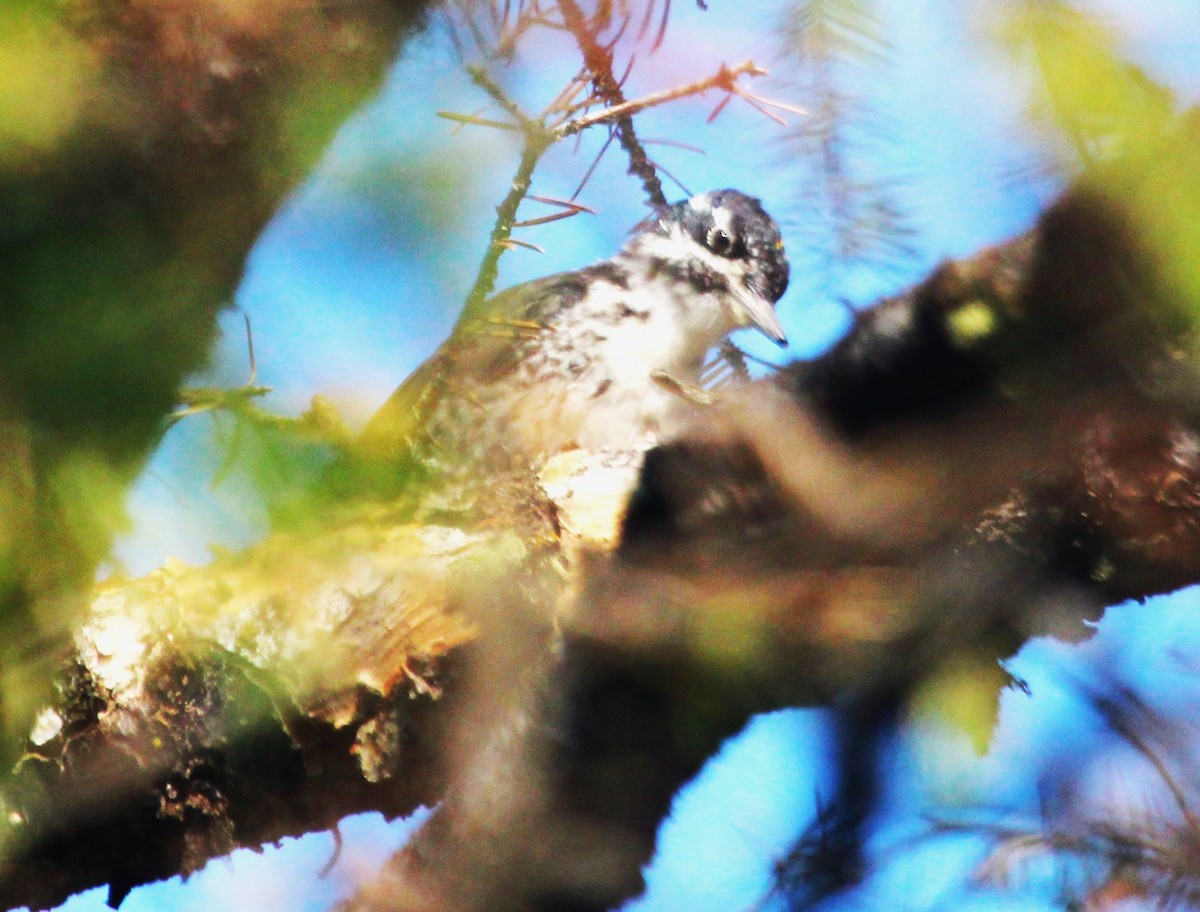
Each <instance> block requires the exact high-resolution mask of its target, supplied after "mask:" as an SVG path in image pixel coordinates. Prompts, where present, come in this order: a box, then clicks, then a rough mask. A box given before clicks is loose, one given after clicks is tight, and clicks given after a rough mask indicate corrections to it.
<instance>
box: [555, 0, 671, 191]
mask: <svg viewBox="0 0 1200 912" xmlns="http://www.w3.org/2000/svg"><path fill="white" fill-rule="evenodd" d="M558 8H559V11H560V12H561V13H562V17H563V22H564V23H565V24H566V26H567V28H569V29H570V30H571V34H572V35H574V36H575V43H576V44H578V45H579V50H580V53H582V54H583V62H584V64H585V65H586V66H587V68H588V71H589V72H590V73H591V74H592V85H594V86H595V87H596V92H597V94H599V95H600V96H601V97H602V98H603V99H604V101H605V102H606V104H607V108H606V110H609V111H616V110H619V109H620V108H622V107H623V106H624V105H625V104H626V102H625V95H624V93H623V92H622V90H621V84H620V82H619V81H618V80H617V78H616V77H615V76H614V75H613V53H612V49H611V48H610V47H609V48H606V47H603V46H601V44H600V43H599V41H597V40H596V33H595V31H594V30H593V29H592V27H591V26H590V25H589V24H588V21H587V17H585V16H584V14H583V11H582V10H581V9H580V8H579V5H578V4H577V3H576V2H575V0H558ZM669 8H670V7H669V6H668V9H669ZM663 24H664V27H665V24H666V21H665V17H664V23H663ZM637 110H641V109H640V108H638V109H633V110H629V111H626V112H624V113H620V114H616V115H614V117H613V118H612V119H613V120H614V121H615V123H616V131H617V139H618V141H619V142H620V143H621V148H623V149H624V150H625V154H626V155H627V156H629V171H630V173H631V174H635V175H637V177H638V178H640V179H641V181H642V188H643V189H644V190H645V191H646V198H647V199H648V200H649V201H650V205H651V206H653V207H654V208H656V209H659V208H666V205H667V198H666V196H665V195H664V194H663V189H662V181H660V180H659V179H658V174H657V172H656V171H655V170H654V165H653V164H652V163H651V162H650V159H649V158H648V157H647V155H646V150H645V149H643V148H642V144H641V143H640V142H638V138H637V133H636V131H635V130H634V128H633V114H634V113H635V112H636V111H637ZM584 119H586V118H584ZM564 135H565V136H570V135H573V134H571V133H567V134H564Z"/></svg>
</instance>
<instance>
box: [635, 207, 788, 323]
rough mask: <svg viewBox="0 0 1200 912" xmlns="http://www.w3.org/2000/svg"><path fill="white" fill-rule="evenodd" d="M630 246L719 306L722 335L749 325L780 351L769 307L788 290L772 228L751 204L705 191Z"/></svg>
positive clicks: (648, 224) (671, 209)
mask: <svg viewBox="0 0 1200 912" xmlns="http://www.w3.org/2000/svg"><path fill="white" fill-rule="evenodd" d="M632 246H633V247H634V249H635V250H637V251H638V252H639V253H641V254H642V255H643V256H648V257H650V258H651V263H652V269H654V270H656V271H660V272H665V273H667V274H668V275H669V276H670V277H671V278H672V279H673V280H675V281H679V282H683V283H686V284H688V285H690V287H691V289H692V290H693V291H694V292H695V293H696V294H697V295H710V296H712V297H714V298H715V299H716V300H718V301H720V302H721V308H722V311H723V312H722V313H721V314H719V315H718V318H719V319H720V320H721V321H722V322H725V323H727V324H728V329H736V328H738V327H749V326H752V327H754V328H755V329H757V330H759V331H760V332H761V333H762V334H763V335H765V336H766V337H767V338H769V339H771V340H772V341H773V342H776V343H777V344H779V345H781V346H782V345H787V336H786V335H785V334H784V331H783V325H782V324H781V323H780V322H779V317H778V315H777V314H776V313H775V302H776V301H778V300H779V299H780V297H782V296H783V293H784V291H785V290H786V289H787V284H788V261H787V256H786V255H785V254H784V251H783V239H782V238H781V237H780V234H779V226H778V225H776V224H775V220H774V219H772V218H771V216H769V215H768V214H767V213H766V211H765V210H764V209H763V207H762V203H760V202H759V201H758V200H757V199H755V198H754V197H752V196H747V195H746V194H744V193H741V192H739V191H737V190H712V191H709V192H708V193H701V194H700V195H698V196H693V197H692V198H691V199H688V200H684V201H683V202H679V203H676V204H675V205H673V206H670V207H669V208H667V209H665V210H663V211H662V212H660V213H659V215H658V217H657V218H655V219H652V220H650V221H648V222H646V223H644V227H643V231H642V232H640V233H639V236H635V238H634V240H633V242H632Z"/></svg>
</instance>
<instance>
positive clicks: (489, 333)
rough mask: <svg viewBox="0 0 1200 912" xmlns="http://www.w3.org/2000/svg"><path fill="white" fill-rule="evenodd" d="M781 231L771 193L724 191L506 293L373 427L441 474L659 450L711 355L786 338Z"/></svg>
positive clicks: (371, 445)
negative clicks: (619, 244)
mask: <svg viewBox="0 0 1200 912" xmlns="http://www.w3.org/2000/svg"><path fill="white" fill-rule="evenodd" d="M787 282H788V263H787V258H786V256H785V254H784V250H783V241H782V239H781V237H780V233H779V229H778V227H777V225H776V224H775V222H774V221H773V220H772V218H771V217H770V216H769V215H768V214H767V213H766V212H765V211H764V210H763V208H762V205H761V203H760V202H759V201H758V200H757V199H754V198H753V197H750V196H747V195H746V194H744V193H740V192H739V191H737V190H716V191H711V192H708V193H703V194H700V195H699V196H695V197H692V198H691V199H688V200H685V201H683V202H679V203H676V204H675V205H673V206H670V207H669V208H667V209H665V210H662V211H660V212H659V213H657V214H656V215H653V216H651V217H650V218H648V219H646V220H645V221H643V222H642V223H641V224H639V225H638V226H637V227H635V228H634V230H633V232H632V233H631V235H630V237H629V240H628V241H627V242H626V244H625V245H624V247H623V248H622V249H621V250H620V252H618V253H617V254H616V256H614V257H612V258H611V259H608V260H603V261H601V262H598V263H595V264H593V265H591V266H587V267H584V268H582V269H579V270H576V271H574V272H565V273H561V274H558V275H552V276H548V277H545V278H542V279H537V280H534V281H532V282H528V283H526V284H523V285H518V286H516V287H514V288H510V289H508V290H506V291H503V292H501V293H499V294H497V295H495V296H494V297H492V298H491V299H489V300H488V301H486V302H485V303H484V304H483V306H482V307H481V308H479V309H478V310H477V311H476V312H472V313H464V315H463V316H462V317H461V318H460V319H459V322H458V324H457V325H456V326H455V328H454V331H453V333H452V334H451V336H450V338H449V339H447V340H446V341H445V342H444V343H443V344H442V345H441V347H440V348H439V349H438V350H437V351H436V352H435V353H434V354H433V355H432V356H431V357H430V358H429V359H428V360H427V361H426V362H425V363H424V364H422V365H421V366H420V367H419V368H418V369H417V370H416V371H415V372H414V373H413V374H412V375H411V376H410V377H409V378H408V379H407V380H406V381H405V382H404V383H403V384H402V385H401V386H400V387H399V389H397V390H396V392H395V393H393V395H392V396H391V398H390V399H389V400H388V401H387V403H386V404H385V405H384V406H383V408H382V409H380V411H379V412H378V413H377V414H376V415H375V417H374V418H373V419H372V420H371V421H370V423H369V424H368V426H367V428H366V430H365V431H364V432H363V437H362V443H363V444H364V447H365V448H366V449H367V450H368V451H373V452H376V453H385V452H390V453H397V452H406V453H408V454H409V455H410V456H413V457H415V458H416V460H417V461H418V462H419V463H420V464H422V465H423V466H425V467H427V468H431V469H433V470H434V471H435V472H439V473H443V474H445V473H455V472H461V471H463V470H467V471H479V470H483V469H484V468H485V467H487V466H489V465H495V464H496V460H497V459H498V458H500V459H507V460H518V461H520V462H521V463H522V464H523V465H525V466H528V467H531V468H532V469H534V470H535V471H536V469H537V468H538V466H539V465H541V464H542V463H544V462H545V461H546V460H547V459H549V458H551V457H553V456H554V455H555V454H557V453H561V452H563V451H566V450H570V449H573V448H582V449H585V450H620V449H640V450H644V449H646V448H648V447H649V446H651V445H653V444H654V443H655V442H657V441H658V440H659V439H661V438H662V437H663V436H664V435H668V434H670V433H671V431H672V430H673V429H674V428H675V427H677V426H678V424H679V422H680V421H681V420H682V418H683V416H685V415H686V414H687V413H689V412H690V411H691V410H692V409H693V408H694V405H693V403H692V402H691V401H689V397H688V396H687V395H686V394H685V392H686V390H688V389H689V388H695V387H697V386H698V384H699V383H700V375H701V370H702V368H703V366H704V363H705V356H706V353H707V352H708V351H710V350H711V349H712V348H713V347H714V346H715V345H717V344H719V343H720V342H722V341H723V340H724V339H725V338H726V337H727V336H728V335H729V334H730V333H731V332H733V331H734V330H736V329H739V328H741V327H753V328H756V329H757V330H759V331H760V332H762V333H763V334H764V335H766V336H767V337H768V338H769V339H771V340H773V341H774V342H776V343H778V344H779V345H781V346H783V345H786V344H787V339H786V337H785V335H784V331H783V327H782V325H781V324H780V322H779V318H778V316H777V315H776V313H775V309H774V305H775V302H776V301H778V300H779V298H780V296H781V295H782V294H783V292H784V290H785V289H786V287H787Z"/></svg>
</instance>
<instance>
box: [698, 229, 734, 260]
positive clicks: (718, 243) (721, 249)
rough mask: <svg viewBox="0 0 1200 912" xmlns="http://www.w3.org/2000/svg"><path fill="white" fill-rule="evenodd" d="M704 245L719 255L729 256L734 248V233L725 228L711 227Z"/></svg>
mask: <svg viewBox="0 0 1200 912" xmlns="http://www.w3.org/2000/svg"><path fill="white" fill-rule="evenodd" d="M704 245H705V246H706V247H707V248H708V249H709V250H711V251H712V252H713V253H715V254H717V256H728V255H729V252H730V251H731V250H733V235H731V234H730V233H729V232H728V231H726V230H725V229H724V228H710V229H708V236H707V237H706V238H705V239H704Z"/></svg>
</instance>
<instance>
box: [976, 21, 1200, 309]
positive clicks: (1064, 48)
mask: <svg viewBox="0 0 1200 912" xmlns="http://www.w3.org/2000/svg"><path fill="white" fill-rule="evenodd" d="M997 34H998V36H999V38H1000V39H1001V41H1002V42H1003V44H1004V46H1005V47H1007V48H1008V50H1009V51H1010V53H1011V54H1012V56H1013V58H1014V60H1015V61H1017V62H1018V63H1019V64H1022V65H1024V66H1025V67H1027V68H1032V70H1033V72H1034V74H1035V76H1036V79H1035V83H1034V84H1035V93H1034V95H1033V97H1032V98H1031V99H1030V111H1031V116H1032V119H1033V120H1034V123H1035V124H1038V125H1040V126H1041V127H1042V128H1043V130H1045V131H1047V132H1048V135H1049V136H1053V137H1055V138H1065V140H1066V141H1067V142H1066V145H1065V147H1064V146H1063V145H1062V144H1061V143H1059V144H1058V146H1057V149H1058V151H1059V153H1060V155H1063V156H1065V157H1068V158H1071V159H1073V162H1072V164H1074V166H1075V167H1076V168H1082V170H1083V177H1084V179H1085V180H1086V181H1088V182H1089V183H1090V184H1092V185H1093V186H1095V187H1097V188H1099V189H1100V190H1102V191H1103V192H1104V193H1105V194H1106V195H1108V196H1109V197H1111V198H1112V199H1113V200H1115V201H1117V202H1118V203H1119V204H1121V205H1122V206H1124V207H1125V208H1127V209H1128V210H1129V211H1130V212H1131V213H1132V215H1133V217H1134V218H1135V220H1136V221H1137V223H1138V226H1139V228H1140V232H1139V235H1140V238H1141V241H1142V243H1143V244H1144V247H1145V252H1146V253H1147V254H1149V255H1150V256H1151V257H1152V258H1153V259H1154V260H1155V261H1156V263H1157V266H1158V268H1159V270H1160V272H1161V275H1162V277H1163V278H1164V279H1165V280H1166V282H1167V284H1168V286H1169V288H1170V291H1171V292H1172V293H1173V294H1174V295H1177V296H1178V297H1179V298H1180V299H1182V300H1184V301H1189V302H1192V308H1191V310H1192V312H1191V316H1190V319H1191V320H1192V322H1193V323H1194V322H1195V321H1196V319H1197V317H1198V316H1200V311H1198V310H1197V307H1198V306H1200V265H1198V264H1197V260H1196V251H1197V250H1200V122H1198V118H1197V117H1196V115H1195V113H1194V112H1193V113H1191V114H1186V115H1184V114H1181V113H1180V112H1178V110H1177V103H1176V100H1175V98H1174V96H1173V94H1172V93H1171V92H1170V90H1169V89H1167V88H1166V87H1165V86H1163V85H1161V84H1159V83H1157V82H1155V81H1154V80H1153V79H1152V78H1151V77H1150V76H1149V75H1148V74H1147V73H1146V72H1145V71H1144V70H1143V69H1141V68H1140V67H1138V66H1136V65H1134V64H1133V63H1131V62H1130V61H1129V60H1128V59H1126V57H1125V56H1124V55H1123V53H1122V50H1121V47H1120V41H1119V36H1118V35H1117V34H1115V33H1114V32H1112V31H1110V30H1108V29H1106V28H1104V27H1103V26H1102V25H1101V24H1100V23H1099V22H1098V21H1097V20H1096V19H1094V18H1093V17H1090V16H1088V15H1086V14H1084V13H1082V12H1079V11H1078V10H1076V9H1074V8H1073V7H1071V6H1070V5H1068V4H1065V3H1061V2H1045V0H1020V2H1014V3H1013V4H1011V6H1009V7H1008V8H1007V10H1006V15H1004V16H1003V17H1002V18H1001V19H1000V21H999V27H998V29H997Z"/></svg>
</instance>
